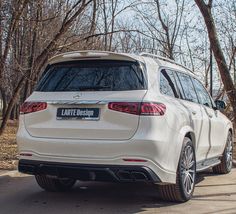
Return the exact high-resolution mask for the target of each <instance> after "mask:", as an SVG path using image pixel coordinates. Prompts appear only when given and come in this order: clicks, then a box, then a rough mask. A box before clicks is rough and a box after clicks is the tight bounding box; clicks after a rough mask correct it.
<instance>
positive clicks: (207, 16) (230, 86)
mask: <svg viewBox="0 0 236 214" xmlns="http://www.w3.org/2000/svg"><path fill="white" fill-rule="evenodd" d="M195 2H196V4H197V6H198V7H199V9H200V11H201V14H202V16H203V18H204V21H205V24H206V27H207V30H208V36H209V41H210V43H211V47H212V50H213V53H214V56H215V59H216V62H217V65H218V68H219V71H220V76H221V79H222V82H223V84H224V88H225V91H226V94H227V96H228V98H229V100H230V103H231V105H232V108H233V112H234V123H236V89H235V87H234V83H233V80H232V77H231V75H230V72H229V68H228V66H227V63H226V59H225V55H224V53H223V51H222V48H221V45H220V42H219V38H218V34H217V30H216V26H215V21H214V18H213V15H212V4H213V0H209V1H208V3H207V4H206V3H205V2H204V1H203V0H195Z"/></svg>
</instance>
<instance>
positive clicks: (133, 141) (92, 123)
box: [17, 51, 233, 201]
mask: <svg viewBox="0 0 236 214" xmlns="http://www.w3.org/2000/svg"><path fill="white" fill-rule="evenodd" d="M217 106H218V108H217V107H216V105H215V103H214V101H213V100H212V98H211V97H210V96H209V94H208V92H207V91H206V89H205V88H204V87H203V85H202V84H201V83H200V82H199V80H197V78H196V77H195V76H194V75H193V74H192V73H191V72H190V71H189V70H188V69H187V68H185V67H184V66H181V65H179V64H177V63H175V62H174V61H171V60H169V59H166V58H162V57H159V56H155V55H150V54H141V55H131V54H118V53H112V52H102V51H80V52H70V53H65V54H61V55H58V56H55V57H53V58H52V59H51V60H50V61H49V64H48V66H47V68H46V70H45V72H44V73H43V75H42V78H41V80H40V82H39V84H38V85H37V87H36V89H35V91H34V92H33V94H32V95H31V96H30V97H29V98H28V99H27V100H26V102H25V103H24V104H23V105H22V107H21V116H20V126H19V130H18V134H17V142H18V146H19V155H20V160H19V171H20V172H23V173H27V174H33V175H35V177H36V180H37V182H38V184H39V185H40V186H41V187H42V188H43V189H45V190H48V191H56V190H66V189H69V188H71V187H72V186H73V185H74V183H75V181H76V180H82V181H87V180H94V181H115V182H117V181H119V182H133V181H134V182H135V181H145V182H152V183H155V184H158V187H159V190H160V195H161V196H162V198H164V199H166V200H171V201H187V200H189V199H190V198H191V197H192V194H193V191H194V186H195V180H196V172H199V171H202V170H205V169H207V168H210V167H213V172H215V173H228V172H230V170H231V167H232V134H233V128H232V124H231V122H230V121H229V120H228V119H227V118H226V117H225V116H224V115H223V114H222V113H221V112H220V111H219V110H218V109H219V107H224V102H223V101H217Z"/></svg>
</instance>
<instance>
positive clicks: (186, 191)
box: [159, 137, 196, 202]
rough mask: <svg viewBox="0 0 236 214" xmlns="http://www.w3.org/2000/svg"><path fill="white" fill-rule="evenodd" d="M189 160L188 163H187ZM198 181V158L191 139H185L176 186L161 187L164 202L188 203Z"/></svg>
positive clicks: (166, 185)
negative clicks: (196, 180)
mask: <svg viewBox="0 0 236 214" xmlns="http://www.w3.org/2000/svg"><path fill="white" fill-rule="evenodd" d="M186 160H188V162H186ZM195 179H196V157H195V150H194V147H193V144H192V141H191V139H189V138H187V137H185V138H184V142H183V148H182V151H181V154H180V158H179V164H178V169H177V172H176V184H164V185H160V186H159V192H160V196H161V198H162V199H163V200H166V201H172V202H186V201H188V200H190V199H191V198H192V195H193V191H194V187H195Z"/></svg>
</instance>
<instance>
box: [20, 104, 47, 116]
mask: <svg viewBox="0 0 236 214" xmlns="http://www.w3.org/2000/svg"><path fill="white" fill-rule="evenodd" d="M46 108H47V103H45V102H24V103H23V104H22V105H21V107H20V113H21V114H28V113H32V112H36V111H42V110H44V109H46Z"/></svg>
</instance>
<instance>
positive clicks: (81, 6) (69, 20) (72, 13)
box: [0, 0, 92, 135]
mask: <svg viewBox="0 0 236 214" xmlns="http://www.w3.org/2000/svg"><path fill="white" fill-rule="evenodd" d="M91 2H92V0H78V1H76V2H75V3H74V4H73V5H72V6H71V7H70V8H68V9H67V12H66V13H65V15H64V18H63V19H62V23H61V26H60V27H59V29H58V31H57V32H56V33H55V34H54V35H53V37H52V38H51V40H50V41H49V42H48V44H47V45H46V46H45V48H44V49H43V50H42V51H41V52H40V53H39V55H38V56H37V57H35V58H34V57H33V58H32V57H31V58H30V59H29V64H28V66H29V68H28V69H26V71H25V72H24V74H23V76H22V77H21V78H20V79H19V81H18V82H17V83H16V84H15V89H14V91H13V93H12V96H11V98H10V101H9V103H8V105H7V108H6V112H5V114H4V115H3V120H2V124H1V127H0V135H1V134H2V133H3V132H4V130H5V128H6V125H7V121H8V119H9V117H10V114H11V111H12V109H13V107H14V105H15V103H16V102H17V100H18V98H19V95H20V92H21V89H22V87H23V86H24V85H25V82H26V81H27V79H30V80H31V81H32V80H33V81H35V80H36V78H37V76H38V74H39V73H40V71H41V69H42V67H43V66H44V65H45V63H46V62H47V60H48V58H49V57H50V56H51V54H52V53H53V52H55V50H56V49H57V48H58V46H59V41H60V39H62V37H63V36H64V35H65V34H66V32H68V30H69V29H70V27H71V26H72V24H73V23H74V22H75V20H76V18H77V17H78V16H80V15H81V14H82V13H83V12H84V10H85V8H86V7H87V6H88V5H90V3H91ZM33 40H34V39H33ZM32 45H34V44H32ZM33 49H34V47H33V46H32V50H31V51H33ZM32 55H33V53H32Z"/></svg>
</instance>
